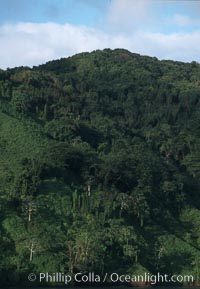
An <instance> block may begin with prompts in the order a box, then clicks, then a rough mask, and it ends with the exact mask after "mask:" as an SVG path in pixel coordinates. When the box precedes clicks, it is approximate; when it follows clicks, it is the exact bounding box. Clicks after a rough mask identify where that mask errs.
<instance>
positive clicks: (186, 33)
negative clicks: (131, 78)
mask: <svg viewBox="0 0 200 289" xmlns="http://www.w3.org/2000/svg"><path fill="white" fill-rule="evenodd" d="M103 48H125V49H128V50H130V51H132V52H135V53H140V54H143V55H150V56H156V57H158V58H159V59H173V60H180V61H187V62H188V61H189V62H190V61H193V60H194V61H198V62H200V1H181V0H177V1H176V0H0V68H3V69H5V68H7V67H14V66H21V65H27V66H32V65H37V64H41V63H44V62H46V61H48V60H52V59H57V58H60V57H67V56H71V55H73V54H75V53H79V52H83V51H92V50H96V49H103Z"/></svg>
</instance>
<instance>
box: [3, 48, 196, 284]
mask: <svg viewBox="0 0 200 289" xmlns="http://www.w3.org/2000/svg"><path fill="white" fill-rule="evenodd" d="M199 189H200V65H199V64H198V63H196V62H192V63H182V62H174V61H159V60H157V59H156V58H151V57H147V56H140V55H139V54H134V53H130V52H129V51H127V50H123V49H116V50H110V49H105V50H103V51H95V52H92V53H82V54H78V55H75V56H73V57H69V58H63V59H60V60H56V61H51V62H48V63H46V64H44V65H41V66H38V67H33V68H32V69H30V68H28V67H19V68H14V69H7V70H6V71H3V70H0V280H1V283H7V284H8V283H9V284H11V283H12V282H16V281H19V282H23V281H24V280H27V275H28V273H30V272H34V273H38V272H49V273H50V272H79V271H83V272H87V271H94V272H99V273H102V272H121V273H132V274H133V273H134V274H135V273H144V272H145V271H146V272H151V273H156V272H158V271H159V272H161V273H162V272H163V273H167V274H193V275H194V276H195V279H196V280H197V279H198V275H199V272H200V211H199V209H200V195H199ZM196 282H197V281H196Z"/></svg>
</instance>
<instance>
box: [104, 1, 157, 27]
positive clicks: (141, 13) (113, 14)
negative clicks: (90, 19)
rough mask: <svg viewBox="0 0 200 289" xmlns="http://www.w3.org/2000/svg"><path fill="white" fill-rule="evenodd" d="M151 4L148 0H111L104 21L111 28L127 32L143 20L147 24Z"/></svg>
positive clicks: (149, 17)
mask: <svg viewBox="0 0 200 289" xmlns="http://www.w3.org/2000/svg"><path fill="white" fill-rule="evenodd" d="M151 4H152V2H151V1H149V0H139V1H133V0H123V1H122V0H113V1H112V2H111V4H110V7H109V10H108V13H107V19H106V21H107V22H108V25H109V26H110V27H111V29H114V30H117V31H122V30H123V31H126V32H129V31H131V30H133V29H136V28H137V26H138V25H140V26H141V24H142V23H143V22H145V24H147V23H148V22H149V21H150V19H151V14H150V13H149V9H150V7H151Z"/></svg>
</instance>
